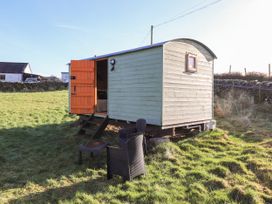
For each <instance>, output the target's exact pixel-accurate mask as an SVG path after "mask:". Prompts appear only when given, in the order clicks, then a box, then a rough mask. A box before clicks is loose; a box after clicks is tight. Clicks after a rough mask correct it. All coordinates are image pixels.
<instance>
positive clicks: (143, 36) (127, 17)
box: [0, 0, 272, 76]
mask: <svg viewBox="0 0 272 204" xmlns="http://www.w3.org/2000/svg"><path fill="white" fill-rule="evenodd" d="M206 5H210V6H206ZM202 7H205V8H204V9H200V10H198V9H199V8H202ZM194 10H198V11H196V12H193V13H191V14H190V15H186V16H184V14H186V13H190V12H191V11H194ZM271 11H272V1H271V0H217V1H216V0H195V1H191V0H168V1H164V0H149V1H144V0H138V1H127V0H115V1H110V0H77V1H76V0H58V1H55V0H47V1H42V0H24V1H21V0H13V1H0V25H1V29H0V45H1V50H0V61H16V62H18V61H22V62H30V64H31V66H32V69H33V71H34V72H35V73H38V74H43V75H57V76H59V75H60V72H61V71H66V70H67V66H66V63H67V62H69V61H70V60H71V59H82V58H86V57H90V56H93V55H99V54H105V53H110V52H113V51H119V50H123V49H129V48H134V47H139V46H142V45H147V44H149V38H150V36H149V29H150V25H152V24H153V25H159V24H161V23H163V22H167V23H165V24H162V25H160V26H157V27H155V28H154V40H155V42H160V41H165V40H169V39H172V38H179V37H188V38H195V39H197V40H199V41H201V42H203V43H204V44H206V45H207V46H208V47H210V48H211V49H212V50H213V51H214V52H215V54H216V55H217V56H218V60H216V68H215V71H216V72H226V71H228V69H229V65H230V64H231V65H232V70H233V71H243V69H244V68H245V67H246V68H247V70H248V71H259V72H267V67H268V63H272V52H271V49H272V40H271V36H272V28H271V25H272V24H271V21H272V12H271ZM180 16H184V17H180ZM172 20H173V21H172Z"/></svg>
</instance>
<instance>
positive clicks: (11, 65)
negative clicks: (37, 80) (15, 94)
mask: <svg viewBox="0 0 272 204" xmlns="http://www.w3.org/2000/svg"><path fill="white" fill-rule="evenodd" d="M27 65H28V63H21V62H0V73H12V74H13V73H14V74H15V73H16V74H22V73H24V72H25V68H26V67H27Z"/></svg>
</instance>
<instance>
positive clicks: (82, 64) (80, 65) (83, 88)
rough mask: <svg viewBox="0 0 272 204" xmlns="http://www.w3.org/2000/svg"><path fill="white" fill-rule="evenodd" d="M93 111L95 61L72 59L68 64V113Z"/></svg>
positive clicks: (90, 112)
mask: <svg viewBox="0 0 272 204" xmlns="http://www.w3.org/2000/svg"><path fill="white" fill-rule="evenodd" d="M94 111H95V61H92V60H72V61H71V65H70V113H73V114H92V113H94Z"/></svg>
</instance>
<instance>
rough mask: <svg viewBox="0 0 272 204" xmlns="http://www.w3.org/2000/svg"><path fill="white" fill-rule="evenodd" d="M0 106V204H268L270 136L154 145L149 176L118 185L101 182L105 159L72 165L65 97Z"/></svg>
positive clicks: (73, 143)
mask: <svg viewBox="0 0 272 204" xmlns="http://www.w3.org/2000/svg"><path fill="white" fill-rule="evenodd" d="M0 104H1V110H0V167H1V174H0V203H272V196H271V195H272V176H271V175H272V169H271V166H272V156H271V155H272V151H271V146H270V145H271V144H272V142H271V141H272V140H271V137H269V136H268V135H265V134H262V133H259V134H257V135H258V140H254V142H253V140H251V139H247V135H246V134H248V133H246V134H245V133H244V134H243V133H241V134H240V133H237V132H236V133H235V134H234V133H233V134H230V133H228V132H227V131H225V130H222V129H217V130H216V131H213V132H205V133H201V134H199V135H197V136H195V137H192V138H187V139H185V140H182V141H179V142H177V143H171V142H168V143H164V144H160V145H159V146H157V147H156V148H155V149H153V150H152V152H150V154H149V155H148V156H147V157H146V168H147V174H146V175H145V176H144V177H139V178H137V179H135V180H133V181H131V182H125V183H123V182H122V179H121V178H119V177H114V179H112V180H109V181H108V180H106V165H105V160H106V159H105V154H103V155H101V157H96V158H95V159H94V160H91V161H89V162H86V161H85V162H84V164H83V165H82V166H78V165H77V164H75V161H76V159H77V147H78V144H79V143H81V142H82V140H80V139H78V138H76V137H74V134H75V133H76V131H77V129H76V128H75V127H74V128H72V127H70V124H71V122H73V121H74V120H76V118H75V117H71V116H69V115H68V113H67V94H66V92H64V91H60V92H58V91H57V92H46V93H12V94H11V93H6V94H3V93H0ZM225 121H226V120H225ZM225 121H224V119H222V118H221V119H219V125H221V127H223V125H224V123H225ZM111 131H112V129H107V130H106V132H105V133H104V135H103V137H104V139H107V140H112V141H115V140H116V138H112V136H111V134H110V133H111ZM263 132H265V133H267V132H268V131H267V130H263Z"/></svg>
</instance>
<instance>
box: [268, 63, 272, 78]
mask: <svg viewBox="0 0 272 204" xmlns="http://www.w3.org/2000/svg"><path fill="white" fill-rule="evenodd" d="M270 77H271V64H268V78H269V79H270Z"/></svg>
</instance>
